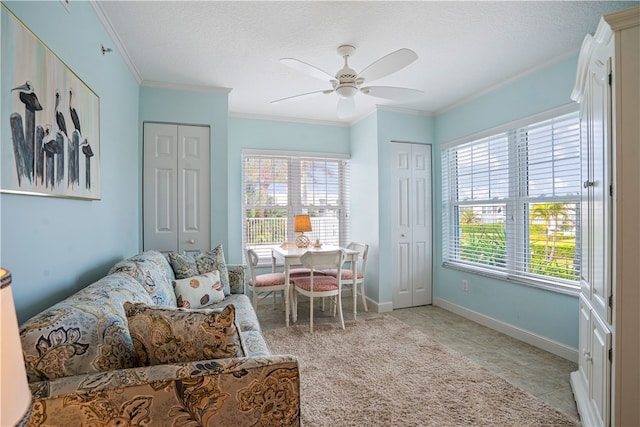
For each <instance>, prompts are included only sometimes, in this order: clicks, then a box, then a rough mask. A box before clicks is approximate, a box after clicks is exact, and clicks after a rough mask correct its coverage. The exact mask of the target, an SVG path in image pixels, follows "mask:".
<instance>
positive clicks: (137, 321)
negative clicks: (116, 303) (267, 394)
mask: <svg viewBox="0 0 640 427" xmlns="http://www.w3.org/2000/svg"><path fill="white" fill-rule="evenodd" d="M124 309H125V312H126V314H127V320H128V322H129V333H130V334H131V338H132V340H133V345H134V347H135V349H136V354H137V355H138V361H139V363H140V365H141V366H152V365H162V364H167V363H180V362H193V361H198V360H210V359H221V358H229V357H242V356H244V354H245V353H244V350H243V349H242V346H241V342H240V335H239V334H238V328H237V327H236V324H235V307H234V306H233V304H229V305H227V306H226V307H225V308H224V309H222V310H185V309H181V308H175V309H170V308H164V307H152V306H148V305H145V304H130V303H125V304H124Z"/></svg>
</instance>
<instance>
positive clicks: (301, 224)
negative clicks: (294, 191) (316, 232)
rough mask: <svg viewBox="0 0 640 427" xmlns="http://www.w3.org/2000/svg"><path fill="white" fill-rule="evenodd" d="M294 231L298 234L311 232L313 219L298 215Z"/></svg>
mask: <svg viewBox="0 0 640 427" xmlns="http://www.w3.org/2000/svg"><path fill="white" fill-rule="evenodd" d="M293 231H295V232H296V233H304V232H305V231H311V217H309V215H296V218H295V223H294V224H293Z"/></svg>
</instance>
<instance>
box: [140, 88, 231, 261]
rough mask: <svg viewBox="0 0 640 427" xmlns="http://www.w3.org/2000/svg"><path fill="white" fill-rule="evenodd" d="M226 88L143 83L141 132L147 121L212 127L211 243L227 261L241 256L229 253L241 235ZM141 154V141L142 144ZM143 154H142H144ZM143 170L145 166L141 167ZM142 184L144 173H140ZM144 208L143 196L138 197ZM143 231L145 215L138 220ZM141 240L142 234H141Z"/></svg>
mask: <svg viewBox="0 0 640 427" xmlns="http://www.w3.org/2000/svg"><path fill="white" fill-rule="evenodd" d="M228 98H229V95H228V93H227V92H226V91H224V92H222V93H221V92H214V91H207V90H203V89H199V88H187V89H172V88H164V87H152V86H142V87H141V88H140V136H139V138H140V139H139V140H140V141H142V132H143V125H142V124H143V123H144V122H165V123H179V124H189V125H204V126H209V127H210V137H211V151H210V153H211V245H212V247H215V246H216V245H218V244H221V245H222V246H223V248H224V251H225V258H227V260H228V262H230V263H235V262H240V261H241V259H240V258H237V257H235V256H233V255H232V254H231V253H228V252H229V250H228V248H229V244H230V242H233V241H234V240H236V239H237V238H238V236H236V235H235V234H234V233H233V231H232V230H231V229H230V228H229V224H228V222H229V211H228V209H227V207H228V205H229V194H230V193H229V191H228V185H229V182H228V181H229V169H228V154H227V151H228V115H229V113H228V110H229V100H228ZM139 150H140V151H139V152H140V155H142V144H140V149H139ZM141 158H142V157H141ZM140 171H142V169H140ZM138 178H139V180H140V186H141V185H142V173H141V172H140V174H139V177H138ZM138 204H139V208H140V209H142V197H141V198H140V200H139V201H138ZM139 227H140V233H142V218H140V222H139ZM140 239H141V240H140V241H142V235H140Z"/></svg>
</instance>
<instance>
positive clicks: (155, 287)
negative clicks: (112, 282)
mask: <svg viewBox="0 0 640 427" xmlns="http://www.w3.org/2000/svg"><path fill="white" fill-rule="evenodd" d="M115 272H123V273H126V274H128V275H130V276H131V277H133V278H134V279H136V280H137V281H138V282H139V283H140V284H141V285H142V286H143V287H144V289H145V290H146V291H147V292H148V293H149V295H150V296H151V299H152V300H153V303H154V304H155V305H162V306H167V307H175V306H176V295H175V293H174V292H173V287H172V286H171V281H172V280H173V279H174V278H175V277H174V275H173V270H172V268H171V266H170V265H169V262H168V261H167V259H166V258H165V256H164V255H163V254H162V253H160V252H158V251H145V252H142V253H140V254H138V255H134V256H132V257H131V258H129V259H127V260H124V261H120V262H119V263H117V264H116V265H114V266H113V267H111V270H109V274H111V273H115ZM187 277H188V276H187Z"/></svg>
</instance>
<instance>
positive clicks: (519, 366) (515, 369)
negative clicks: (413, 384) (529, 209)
mask: <svg viewBox="0 0 640 427" xmlns="http://www.w3.org/2000/svg"><path fill="white" fill-rule="evenodd" d="M315 307H316V310H315V311H314V323H316V324H320V323H335V324H336V325H338V324H339V321H338V318H337V317H336V318H333V317H331V316H330V315H329V314H328V311H325V312H321V311H320V309H319V304H318V305H315ZM343 307H344V318H345V322H346V323H348V322H353V321H354V320H353V304H352V299H351V298H347V297H345V298H343ZM385 314H390V315H392V316H395V317H396V318H397V319H400V320H402V321H403V322H405V323H407V324H409V325H411V326H413V327H414V328H416V329H418V330H420V331H422V332H424V333H425V334H427V335H428V336H429V337H431V338H433V339H435V340H437V341H439V342H440V343H442V344H444V345H446V346H448V347H449V348H452V349H454V350H456V351H458V352H459V353H461V354H463V355H465V356H466V357H468V358H469V359H471V360H473V361H475V362H476V363H478V364H480V365H482V366H484V367H486V368H488V369H490V370H492V371H494V372H495V373H496V374H498V375H500V376H501V377H502V378H504V379H506V380H507V381H509V382H510V383H512V384H514V385H515V386H517V387H519V388H521V389H522V390H525V391H527V392H529V393H531V394H533V395H534V396H537V397H538V398H540V399H542V400H543V401H545V402H546V403H547V404H549V405H551V406H553V407H555V408H557V409H558V410H560V411H562V412H564V413H565V414H567V415H568V416H570V417H571V418H573V419H575V420H579V416H578V411H577V409H576V404H575V401H574V400H573V393H572V392H571V385H570V384H569V374H570V373H571V372H573V371H575V370H576V369H577V364H576V363H574V362H571V361H568V360H566V359H564V358H562V357H559V356H556V355H554V354H551V353H549V352H546V351H544V350H540V349H538V348H536V347H533V346H531V345H529V344H526V343H524V342H522V341H519V340H516V339H514V338H511V337H509V336H507V335H505V334H502V333H500V332H497V331H494V330H493V329H489V328H487V327H485V326H482V325H480V324H478V323H475V322H473V321H471V320H467V319H465V318H464V317H461V316H458V315H457V314H454V313H452V312H450V311H447V310H444V309H442V308H440V307H435V306H432V305H429V306H422V307H413V308H405V309H400V310H394V311H393V312H391V313H385ZM381 315H383V314H381V313H374V312H372V311H369V312H368V313H365V312H364V311H363V309H362V303H361V302H359V304H358V319H360V318H364V317H375V316H381ZM258 318H259V320H260V324H261V326H262V329H263V330H265V331H266V330H269V329H274V328H280V327H284V326H285V322H284V320H285V319H284V309H283V306H282V304H280V299H278V304H277V305H276V306H274V304H273V298H271V297H268V298H267V299H264V300H261V301H260V303H259V306H258ZM308 323H309V302H308V300H303V299H302V298H299V301H298V322H297V324H302V325H308Z"/></svg>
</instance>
